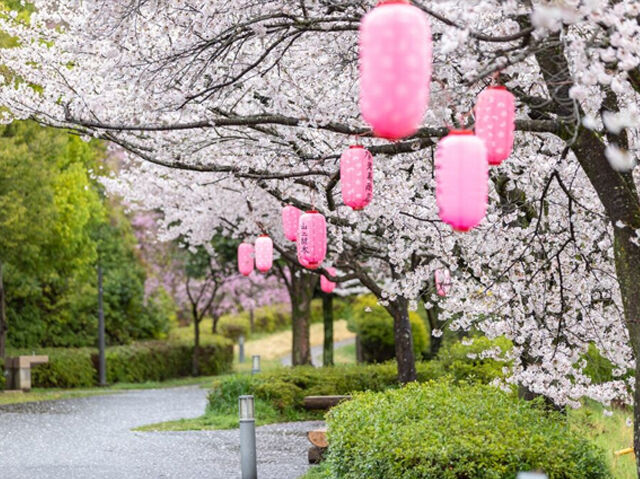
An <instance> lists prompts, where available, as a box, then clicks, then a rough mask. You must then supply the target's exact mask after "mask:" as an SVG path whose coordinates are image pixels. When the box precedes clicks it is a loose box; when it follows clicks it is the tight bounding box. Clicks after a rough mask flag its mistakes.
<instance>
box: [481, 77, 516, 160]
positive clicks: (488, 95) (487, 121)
mask: <svg viewBox="0 0 640 479" xmlns="http://www.w3.org/2000/svg"><path fill="white" fill-rule="evenodd" d="M515 118H516V99H515V97H514V96H513V94H512V93H511V92H510V91H509V90H507V89H506V88H505V87H503V86H492V87H489V88H487V89H486V90H484V91H483V92H482V93H480V95H479V96H478V102H477V104H476V136H478V138H481V139H482V140H484V143H485V145H486V146H487V153H488V155H489V164H490V165H499V164H500V163H502V162H503V161H504V160H506V159H507V158H509V155H511V151H512V150H513V134H514V131H515Z"/></svg>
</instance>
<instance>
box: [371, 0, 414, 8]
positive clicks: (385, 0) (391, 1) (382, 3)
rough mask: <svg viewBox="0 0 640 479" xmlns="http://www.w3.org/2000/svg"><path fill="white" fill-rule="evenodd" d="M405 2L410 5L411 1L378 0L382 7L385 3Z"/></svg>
mask: <svg viewBox="0 0 640 479" xmlns="http://www.w3.org/2000/svg"><path fill="white" fill-rule="evenodd" d="M398 3H399V4H405V5H409V4H411V2H410V1H409V0H380V1H379V2H378V6H379V7H382V6H383V5H393V4H398Z"/></svg>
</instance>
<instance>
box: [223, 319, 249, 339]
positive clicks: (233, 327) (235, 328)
mask: <svg viewBox="0 0 640 479" xmlns="http://www.w3.org/2000/svg"><path fill="white" fill-rule="evenodd" d="M218 331H219V332H220V334H222V335H223V336H224V337H225V338H229V339H231V340H233V341H237V340H238V338H239V337H240V336H244V337H248V336H249V333H250V332H251V326H250V324H249V318H248V317H246V316H244V315H233V316H231V315H228V316H223V317H221V318H220V321H219V322H218Z"/></svg>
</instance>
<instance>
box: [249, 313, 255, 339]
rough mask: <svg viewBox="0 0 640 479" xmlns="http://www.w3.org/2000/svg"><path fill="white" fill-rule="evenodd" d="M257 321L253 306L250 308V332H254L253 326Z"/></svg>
mask: <svg viewBox="0 0 640 479" xmlns="http://www.w3.org/2000/svg"><path fill="white" fill-rule="evenodd" d="M254 323H255V314H254V312H253V307H252V308H249V332H251V333H253V328H254V327H255V326H254Z"/></svg>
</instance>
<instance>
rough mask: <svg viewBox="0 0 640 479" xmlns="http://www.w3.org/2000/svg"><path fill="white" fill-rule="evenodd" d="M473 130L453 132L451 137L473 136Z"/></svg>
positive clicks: (450, 132)
mask: <svg viewBox="0 0 640 479" xmlns="http://www.w3.org/2000/svg"><path fill="white" fill-rule="evenodd" d="M473 134H474V133H473V130H451V131H449V135H456V136H458V135H473Z"/></svg>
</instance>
